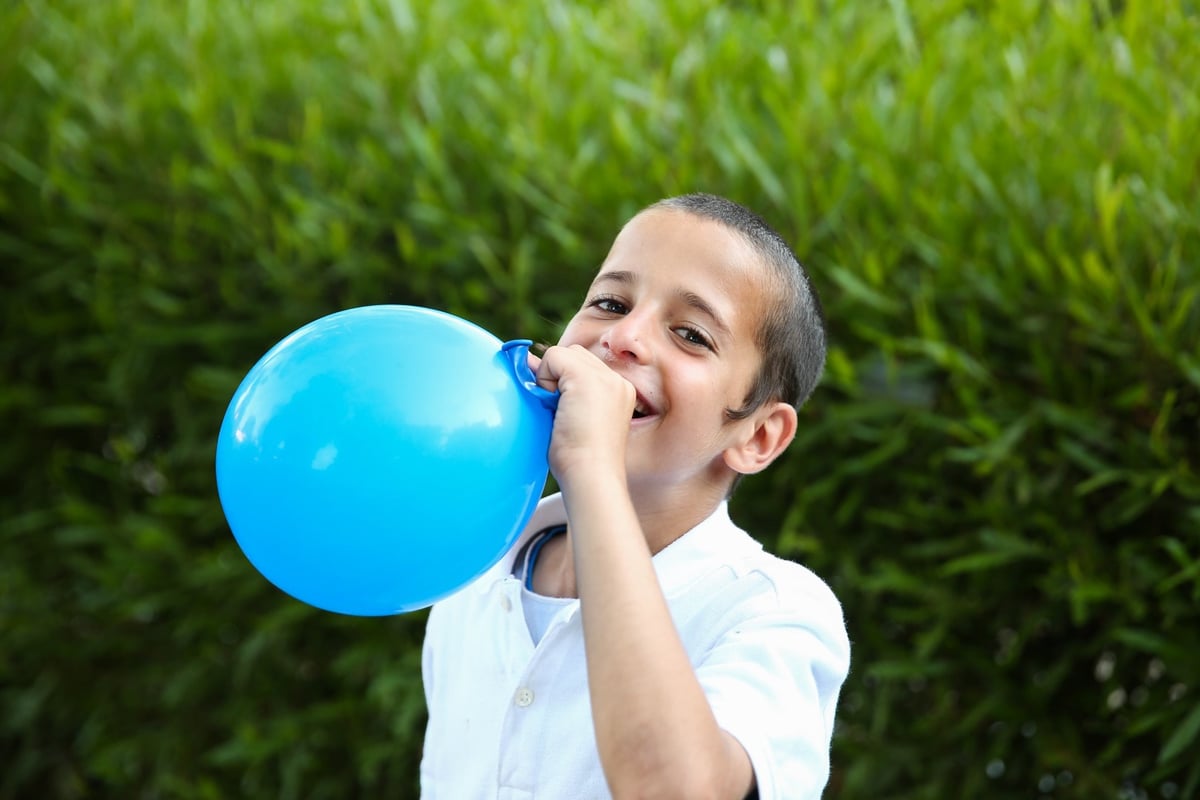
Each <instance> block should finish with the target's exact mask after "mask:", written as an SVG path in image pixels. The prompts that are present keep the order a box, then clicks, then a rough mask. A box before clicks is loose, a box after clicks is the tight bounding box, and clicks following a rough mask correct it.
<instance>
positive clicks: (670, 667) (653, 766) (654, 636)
mask: <svg viewBox="0 0 1200 800" xmlns="http://www.w3.org/2000/svg"><path fill="white" fill-rule="evenodd" d="M538 378H539V382H540V383H542V385H544V386H546V387H547V388H557V389H558V390H559V391H560V392H561V393H562V397H561V399H560V402H559V407H558V412H557V415H556V418H555V423H554V437H553V439H552V443H551V454H550V458H551V465H552V467H553V469H554V474H555V477H556V479H557V480H558V483H559V486H560V487H561V488H562V490H563V499H564V502H565V505H566V510H567V516H568V519H569V524H570V531H571V545H572V550H573V553H574V565H575V578H576V584H577V588H578V591H579V597H580V601H581V602H580V606H581V614H582V618H583V628H584V645H585V652H586V658H587V667H588V687H589V693H590V698H591V705H592V715H593V721H594V726H595V734H596V743H597V746H598V748H599V752H600V761H601V764H602V766H603V768H604V774H605V777H606V779H607V780H608V784H609V788H610V789H611V791H612V793H613V796H614V797H616V798H627V797H656V798H658V797H663V798H669V797H682V798H704V797H720V798H744V797H745V796H746V795H747V794H748V793H749V792H750V791H751V790H752V788H753V785H754V774H753V769H752V767H751V765H750V759H749V756H748V755H747V754H746V752H745V750H744V749H742V747H741V745H740V744H738V742H737V741H736V740H735V739H734V738H733V737H732V736H731V735H729V734H728V733H726V732H725V731H723V730H722V729H721V728H720V727H719V726H718V725H717V721H716V718H715V717H714V716H713V712H712V709H711V707H710V705H709V703H708V699H707V698H706V697H705V695H704V691H703V689H702V688H701V686H700V683H699V681H698V680H697V678H696V675H695V673H694V671H693V669H692V665H691V662H690V660H689V658H688V655H687V652H686V651H685V649H684V647H683V643H682V642H681V641H680V638H679V634H678V632H677V631H676V629H675V625H674V622H673V621H672V619H671V615H670V612H669V610H668V608H667V603H666V599H665V598H664V597H663V594H662V590H661V589H660V587H659V584H658V578H657V576H656V574H655V572H654V567H653V564H652V562H651V560H650V555H651V554H650V551H649V547H648V545H647V544H646V538H645V536H644V535H643V532H642V528H641V524H640V522H639V520H638V516H637V514H636V513H635V511H634V506H633V502H632V501H631V499H630V496H629V489H628V486H627V483H626V472H625V440H626V437H627V435H628V430H629V420H630V418H631V416H632V412H633V405H634V402H635V394H634V391H633V387H632V386H631V385H630V384H629V383H628V382H627V381H625V380H624V379H623V378H621V377H620V376H619V375H617V374H616V373H615V372H613V371H612V370H610V369H609V368H608V367H607V366H606V365H605V364H604V363H603V362H601V361H600V360H599V359H597V358H595V357H594V356H592V355H591V354H590V353H588V352H586V351H585V350H584V349H583V348H579V347H571V348H551V350H549V351H548V352H547V353H546V356H545V358H544V360H543V361H542V363H541V365H540V366H539V369H538Z"/></svg>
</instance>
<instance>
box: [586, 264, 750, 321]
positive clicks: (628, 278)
mask: <svg viewBox="0 0 1200 800" xmlns="http://www.w3.org/2000/svg"><path fill="white" fill-rule="evenodd" d="M637 280H638V276H637V274H636V273H634V272H630V271H628V270H623V269H616V270H613V271H612V272H602V273H600V274H599V275H597V276H596V279H595V280H594V281H592V285H593V286H596V285H598V284H601V283H619V284H621V285H624V286H632V285H634V284H636V283H637ZM676 294H677V295H678V296H679V299H680V300H682V301H683V302H684V304H685V305H687V306H688V307H689V308H693V309H695V310H696V311H699V312H700V313H701V314H703V315H704V316H706V317H708V318H709V319H710V320H712V323H713V327H714V328H716V329H717V330H718V331H719V332H720V333H722V334H724V335H725V336H731V335H732V331H731V330H730V329H729V326H728V325H727V324H726V323H725V320H724V319H723V318H722V317H721V315H720V314H718V313H717V310H716V309H715V308H713V306H712V304H711V303H709V302H708V301H707V300H705V299H704V298H703V297H701V296H700V295H698V294H696V293H695V292H689V291H687V290H686V289H681V290H679V291H677V292H676Z"/></svg>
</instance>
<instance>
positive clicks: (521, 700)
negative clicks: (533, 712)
mask: <svg viewBox="0 0 1200 800" xmlns="http://www.w3.org/2000/svg"><path fill="white" fill-rule="evenodd" d="M515 700H516V703H517V705H518V706H520V707H521V708H525V707H527V706H529V705H530V704H531V703H533V689H517V696H516V698H515Z"/></svg>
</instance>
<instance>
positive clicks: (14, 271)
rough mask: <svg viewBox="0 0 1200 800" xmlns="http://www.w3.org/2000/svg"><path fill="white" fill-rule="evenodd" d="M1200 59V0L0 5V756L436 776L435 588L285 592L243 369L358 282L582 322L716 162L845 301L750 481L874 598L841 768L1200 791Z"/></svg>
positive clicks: (845, 588) (57, 780) (402, 789)
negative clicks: (239, 543) (636, 238)
mask: <svg viewBox="0 0 1200 800" xmlns="http://www.w3.org/2000/svg"><path fill="white" fill-rule="evenodd" d="M426 6H428V7H426ZM1196 74H1200V16H1198V12H1197V10H1196V7H1195V4H1194V3H1191V2H1183V3H1162V4H1158V3H1144V4H1141V3H1130V4H1127V5H1126V4H1122V3H1114V4H1113V5H1112V6H1111V7H1110V6H1107V5H1105V4H1104V3H1102V2H1098V1H1097V2H1092V3H1086V2H1066V1H1064V2H1040V1H1038V0H1014V2H1006V3H978V2H968V1H967V0H929V2H922V3H907V2H905V0H896V1H895V2H890V3H887V4H868V3H852V2H844V3H839V2H818V1H817V0H804V1H803V2H799V3H790V2H788V3H784V2H770V1H769V0H763V1H762V2H757V3H737V4H728V3H720V2H705V3H694V2H683V0H679V2H665V3H663V2H651V1H650V0H637V2H613V3H607V4H544V3H535V2H507V3H476V2H469V1H468V0H443V1H442V2H438V3H430V4H424V3H410V2H408V0H343V1H342V2H336V3H335V2H325V1H323V0H293V2H286V3H285V2H239V0H208V1H207V2H168V0H160V2H152V1H151V0H142V1H138V0H108V2H103V3H98V2H91V1H89V0H59V1H58V2H49V0H24V2H13V3H7V4H4V6H3V8H2V9H0V87H2V89H0V264H2V265H3V267H2V269H3V273H2V274H3V279H2V280H3V282H2V283H0V286H2V287H3V292H2V299H0V309H2V310H3V316H2V321H0V324H2V325H3V330H4V337H3V340H2V343H0V361H2V364H3V370H4V380H3V383H2V385H0V409H2V410H3V415H4V416H3V419H4V421H5V423H6V425H5V427H6V431H7V435H6V436H5V437H4V439H3V441H2V442H0V465H2V466H3V475H4V484H5V489H4V492H3V499H2V500H0V503H3V505H2V506H0V525H2V531H3V533H2V538H0V542H2V543H3V552H2V554H0V763H3V764H4V765H5V766H4V769H3V770H0V796H4V797H31V796H39V797H41V796H46V797H60V798H76V797H114V798H116V797H120V798H129V797H144V798H154V797H179V798H220V797H281V798H300V797H303V798H325V797H358V796H362V797H376V796H399V797H405V796H413V797H415V796H416V788H415V787H416V766H417V763H418V760H419V753H420V741H421V735H422V724H423V719H424V704H423V699H422V695H421V688H420V676H419V643H420V638H421V633H422V625H423V615H422V614H420V613H417V614H411V615H407V616H402V617H395V618H388V619H365V620H364V619H354V618H346V617H339V616H336V615H332V614H324V613H321V612H317V611H314V610H311V609H309V608H307V607H304V606H302V605H301V604H299V603H296V602H294V601H291V600H289V599H288V598H286V597H284V596H282V595H281V594H280V593H279V592H277V591H275V590H274V589H272V588H271V587H270V586H268V585H266V583H265V581H263V580H262V579H261V578H260V577H259V576H258V575H257V573H255V572H254V571H253V569H252V568H251V567H250V566H249V565H248V564H247V563H246V561H245V559H244V558H243V557H242V556H241V554H240V551H239V550H238V549H237V547H236V545H235V544H234V542H233V540H232V537H231V536H230V535H229V532H228V530H227V528H226V527H225V525H224V520H223V518H222V516H221V511H220V508H219V506H218V503H217V501H216V494H215V486H214V479H213V469H212V457H213V448H214V445H215V436H216V431H217V428H218V425H219V423H220V419H221V415H222V413H223V411H224V407H225V404H226V403H227V402H228V400H229V398H230V396H231V395H232V392H233V390H234V388H235V386H236V385H237V382H238V381H239V380H240V378H241V377H242V375H244V374H245V371H246V370H247V369H248V368H249V367H250V365H251V364H253V362H254V361H255V360H256V359H257V357H258V356H259V355H261V354H262V352H263V351H265V349H266V348H267V347H269V346H270V345H271V344H272V343H274V342H275V341H276V340H278V339H279V338H280V337H281V336H283V335H284V334H286V333H287V332H289V331H291V330H293V329H295V328H296V327H299V326H300V325H301V324H303V323H305V322H307V321H309V320H311V319H314V318H316V317H318V316H321V315H323V314H325V313H328V312H331V311H334V310H338V309H342V308H347V307H351V306H355V305H363V304H371V303H390V302H399V303H413V304H420V305H428V306H433V307H437V308H442V309H445V310H448V311H451V312H453V313H456V314H459V315H461V316H464V317H467V318H469V319H472V320H474V321H476V322H478V323H479V324H481V325H483V326H484V327H486V328H488V329H490V330H492V331H494V332H496V333H497V335H500V336H502V337H504V338H512V337H515V336H518V335H523V336H529V337H532V338H536V339H545V340H552V339H553V338H554V337H555V334H556V330H557V329H558V326H559V325H560V323H561V322H562V321H563V320H564V319H565V318H566V317H567V316H568V315H569V313H570V312H571V310H572V307H573V304H574V303H576V302H577V300H578V293H579V292H580V291H581V289H582V287H583V286H584V285H585V283H586V281H587V278H588V275H589V274H590V273H591V271H592V270H593V269H594V268H595V266H596V265H597V263H598V262H599V260H600V259H601V258H602V257H603V255H604V252H605V248H606V247H607V244H608V242H609V240H610V239H611V236H612V235H613V233H614V232H615V230H616V229H617V227H618V226H619V225H620V223H621V222H622V221H623V220H624V219H625V218H626V217H627V216H628V215H629V214H630V213H632V212H633V211H635V210H636V209H637V208H639V207H640V206H642V205H644V204H646V203H648V202H651V201H653V200H655V199H658V198H659V197H661V196H665V195H669V194H675V193H679V192H682V191H689V190H695V189H703V190H709V191H715V192H718V193H721V194H725V195H727V196H730V197H733V198H735V199H738V200H741V201H743V202H745V203H747V204H748V205H750V206H752V207H754V208H756V209H758V210H760V211H761V212H763V213H764V214H765V215H766V216H767V217H768V218H769V219H771V220H772V221H773V222H774V223H776V224H777V226H778V227H780V229H781V230H783V231H784V232H785V234H786V235H787V236H788V237H789V238H790V240H791V241H792V242H793V243H794V244H795V247H796V250H797V251H798V252H799V253H800V254H801V256H802V258H803V260H805V262H806V263H807V264H808V265H809V266H810V268H811V270H812V272H813V275H814V278H815V280H816V282H817V284H818V286H819V287H820V289H821V290H822V292H823V297H824V300H825V304H826V307H827V310H828V314H829V318H830V322H831V332H832V337H833V338H832V341H833V349H832V352H831V356H830V361H829V369H828V372H827V375H826V379H825V381H824V384H823V386H822V387H821V388H820V389H819V390H818V392H817V395H816V396H815V397H814V399H813V401H812V402H811V404H810V406H809V407H808V408H807V410H806V411H805V413H804V415H803V426H802V431H801V434H800V437H799V440H798V441H797V443H796V445H795V446H794V447H793V448H792V450H791V451H790V452H789V455H788V456H787V458H786V460H785V461H784V462H783V463H782V464H780V465H778V466H777V467H776V468H774V469H773V470H772V471H771V472H770V473H768V474H767V475H765V476H763V477H760V478H757V479H754V480H751V481H748V482H746V483H745V484H744V485H743V487H742V488H741V489H739V493H738V495H737V496H736V497H735V506H736V508H735V512H736V514H737V515H738V516H739V517H740V519H741V520H742V521H743V522H744V523H745V524H746V525H747V526H748V527H750V528H751V529H752V530H754V532H755V533H757V534H758V535H760V536H761V538H762V539H763V540H764V541H765V542H766V543H767V544H768V545H769V546H771V547H773V548H775V549H777V550H778V551H779V552H781V553H783V554H785V555H788V556H790V557H793V558H797V559H799V560H803V561H804V562H806V563H808V564H810V565H811V566H813V568H814V569H816V570H817V571H818V572H819V573H821V574H823V575H824V576H826V577H827V578H828V579H829V580H830V581H831V582H832V584H833V585H834V587H835V589H836V590H837V592H838V594H839V596H840V597H841V598H842V600H843V602H844V605H845V608H846V612H847V616H848V624H849V628H850V632H851V637H852V639H853V642H854V658H855V662H854V666H853V671H852V674H851V676H850V679H849V682H848V683H847V685H846V688H845V692H844V695H843V700H842V705H841V708H840V712H839V713H840V718H839V723H838V730H837V734H836V738H835V750H834V776H833V780H832V783H831V787H830V790H829V792H828V796H830V797H843V798H876V797H895V798H931V799H932V798H946V797H995V798H1010V797H1011V798H1028V797H1035V796H1046V797H1088V798H1093V797H1122V798H1137V797H1156V798H1157V797H1162V798H1168V799H1169V798H1172V797H1179V798H1182V797H1191V796H1196V794H1197V792H1200V759H1197V758H1196V753H1197V752H1198V750H1200V699H1198V693H1200V686H1197V681H1198V679H1200V477H1198V476H1197V464H1198V463H1200V346H1198V342H1200V304H1198V303H1197V302H1196V301H1197V294H1198V291H1200V290H1198V288H1197V287H1198V286H1200V267H1198V265H1197V258H1198V256H1200V186H1198V184H1197V181H1198V179H1200V178H1198V176H1200V136H1197V131H1200V99H1198V96H1197V94H1196V92H1195V90H1194V87H1193V83H1192V82H1193V78H1192V76H1194V75H1196Z"/></svg>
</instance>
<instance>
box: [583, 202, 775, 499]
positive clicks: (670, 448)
mask: <svg viewBox="0 0 1200 800" xmlns="http://www.w3.org/2000/svg"><path fill="white" fill-rule="evenodd" d="M763 287H764V267H763V266H762V263H761V261H760V259H759V258H758V256H757V254H756V253H755V252H754V251H753V250H752V249H751V247H750V246H749V245H748V244H747V243H746V242H744V241H743V240H742V239H741V238H740V237H739V236H738V235H737V233H736V232H734V231H732V230H730V229H728V228H726V227H725V226H724V225H722V224H720V223H718V222H714V221H711V220H707V219H703V218H700V217H696V216H693V215H692V214H688V213H686V212H682V211H674V210H665V209H655V210H651V211H646V212H643V213H641V214H639V215H638V216H637V217H634V218H633V220H631V221H630V222H629V224H628V225H626V226H625V228H624V229H623V230H622V231H621V233H620V234H619V235H618V236H617V239H616V241H615V242H614V243H613V246H612V250H611V251H610V252H609V254H608V258H606V259H605V261H604V264H603V265H602V266H601V268H600V272H599V273H598V274H597V276H596V278H595V280H594V281H593V282H592V285H591V288H590V289H589V290H588V294H587V298H586V300H585V301H584V304H583V307H582V308H581V309H580V310H579V312H578V313H577V314H576V315H575V317H574V318H573V319H572V320H571V322H570V324H568V326H567V328H566V330H565V331H563V335H562V338H561V339H560V340H559V344H560V345H570V344H579V345H582V346H584V347H586V348H587V349H588V350H590V351H591V352H592V353H594V354H595V355H597V356H599V357H600V358H601V359H602V360H604V362H605V363H607V364H608V365H609V366H610V367H611V368H612V369H614V370H616V371H617V372H618V373H619V374H620V375H621V376H622V377H624V378H625V379H626V380H628V381H629V382H630V383H632V384H633V386H634V388H635V389H636V390H637V397H638V403H637V407H636V410H635V412H634V418H633V420H632V421H631V422H630V428H629V439H628V442H627V454H626V467H627V470H628V475H629V479H630V483H631V485H632V484H634V483H635V482H636V483H638V484H639V485H645V484H647V483H661V484H662V485H663V487H664V488H665V487H668V486H672V487H674V486H682V485H684V484H687V483H690V482H691V481H693V480H694V479H696V478H703V479H705V480H710V481H713V482H721V483H726V482H727V481H728V478H729V470H728V469H727V467H726V466H725V464H724V463H723V458H722V453H723V451H724V450H725V449H726V448H727V447H729V446H730V445H731V444H732V443H733V442H734V441H735V440H736V437H737V436H739V435H740V434H741V428H742V427H744V426H746V425H748V424H752V423H753V415H752V416H751V417H750V418H749V419H747V420H740V421H736V422H731V421H730V420H729V419H728V418H727V417H726V415H725V411H726V409H735V408H739V407H741V406H742V404H743V402H744V401H745V398H746V394H747V392H748V391H749V389H750V386H751V382H752V381H753V379H754V377H755V375H756V374H757V373H758V370H759V365H760V363H761V360H762V358H761V354H760V353H759V351H758V347H757V345H756V344H755V333H756V330H757V327H758V325H759V321H760V320H761V319H762V316H763V314H764V313H765V311H766V305H765V298H764V296H763V295H764V289H763Z"/></svg>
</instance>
